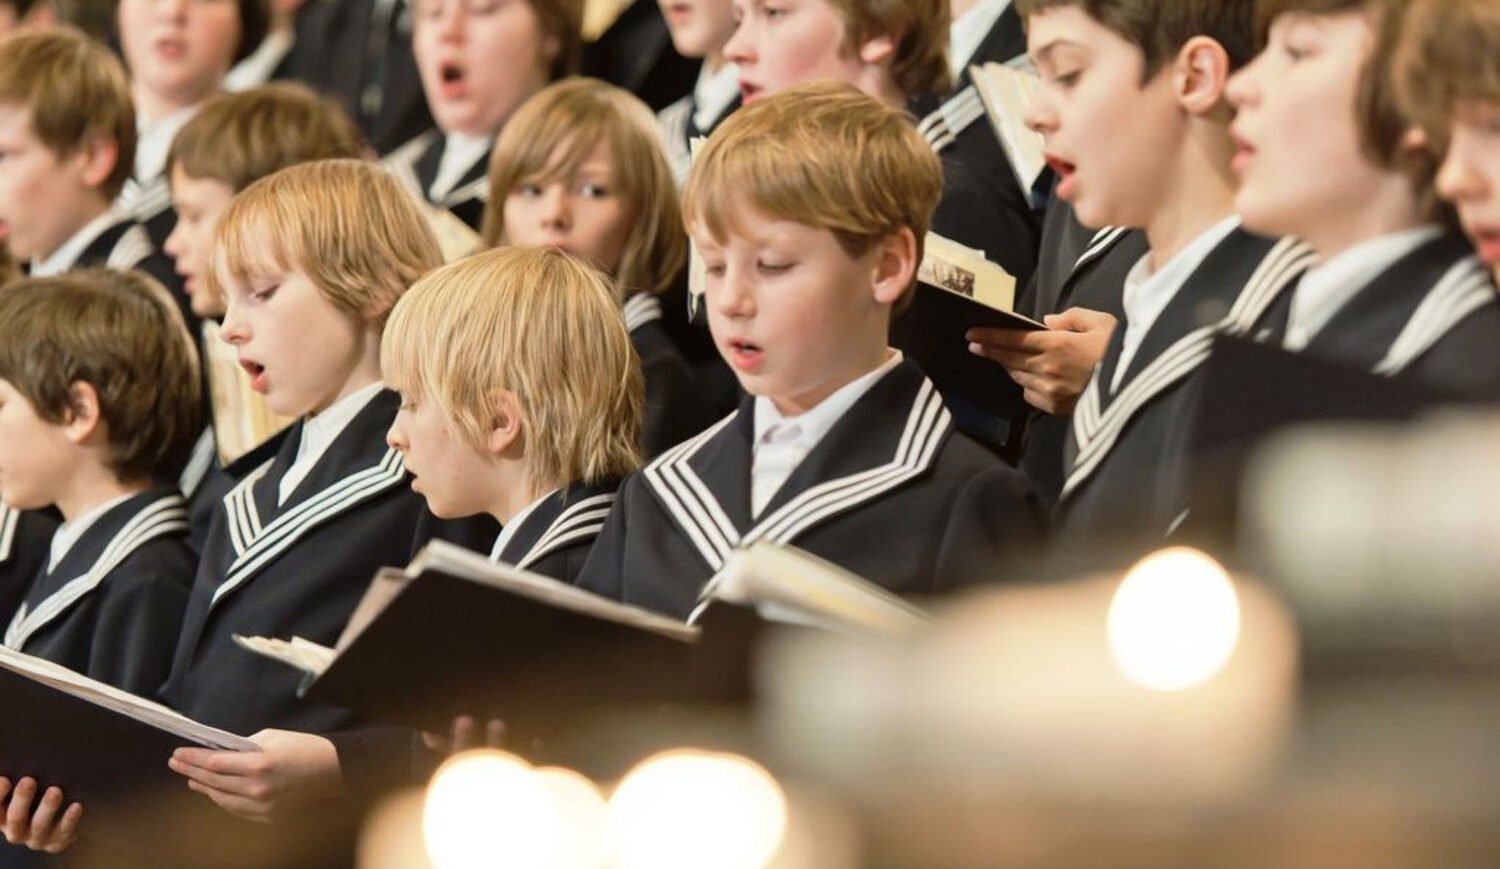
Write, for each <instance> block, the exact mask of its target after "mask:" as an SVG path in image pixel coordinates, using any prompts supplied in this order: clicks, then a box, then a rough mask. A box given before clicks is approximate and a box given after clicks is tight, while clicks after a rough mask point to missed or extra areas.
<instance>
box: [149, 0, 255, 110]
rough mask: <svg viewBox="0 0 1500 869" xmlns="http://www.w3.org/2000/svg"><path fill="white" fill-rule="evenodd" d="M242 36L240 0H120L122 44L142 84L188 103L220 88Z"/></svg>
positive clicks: (205, 96) (193, 103)
mask: <svg viewBox="0 0 1500 869" xmlns="http://www.w3.org/2000/svg"><path fill="white" fill-rule="evenodd" d="M239 41H240V13H239V6H238V5H237V3H236V0H120V47H121V48H122V49H123V50H124V53H125V62H126V63H127V65H129V67H130V76H131V79H132V81H133V83H134V84H135V86H137V87H142V88H145V89H146V90H147V91H149V92H150V93H152V94H155V95H157V96H158V97H160V98H161V99H164V100H168V101H170V102H172V103H176V104H179V105H183V106H188V105H196V104H197V103H199V102H201V101H203V100H205V99H207V98H208V97H209V96H210V95H212V94H213V93H214V91H216V90H218V88H219V83H220V81H222V80H223V78H224V73H226V72H228V71H229V67H230V65H231V64H232V63H233V62H234V54H235V50H236V49H237V48H238V47H239Z"/></svg>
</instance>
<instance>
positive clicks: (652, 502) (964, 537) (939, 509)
mask: <svg viewBox="0 0 1500 869" xmlns="http://www.w3.org/2000/svg"><path fill="white" fill-rule="evenodd" d="M754 415H755V403H754V399H751V398H747V399H745V400H744V401H742V402H741V404H740V407H739V409H738V410H737V411H736V412H735V413H733V414H730V415H729V416H728V417H725V418H724V419H723V420H722V421H720V422H719V423H717V424H716V425H714V426H713V427H712V428H710V429H708V430H707V431H705V432H703V433H702V434H700V435H698V436H697V437H695V438H693V439H691V440H689V441H686V442H684V443H682V444H680V445H679V446H677V447H675V448H674V449H672V450H670V451H668V452H667V453H666V454H664V455H663V456H661V457H660V458H659V459H657V460H656V461H654V462H652V463H651V464H649V465H648V466H646V467H645V468H644V469H642V470H641V471H638V472H637V473H635V474H632V475H631V476H630V477H628V478H627V479H626V481H625V483H624V486H623V487H622V489H621V492H620V496H619V500H618V501H617V503H616V504H615V508H614V511H613V512H612V513H611V514H610V517H609V520H608V521H607V522H606V523H605V526H604V530H603V531H602V532H600V536H599V539H598V541H596V542H595V544H594V551H593V553H592V554H591V555H590V556H589V560H588V562H587V563H586V564H585V565H584V571H583V577H582V579H581V581H580V582H579V585H580V586H582V587H584V588H587V589H589V590H591V591H594V592H597V593H599V594H603V595H605V596H607V597H610V598H613V599H616V600H621V601H624V602H625V603H629V604H635V605H637V606H641V607H645V608H647V609H652V610H656V611H659V612H662V613H666V614H669V615H674V616H678V617H684V618H685V617H686V616H687V615H688V613H689V612H690V611H691V610H692V608H693V605H694V603H695V601H696V600H697V597H698V594H699V592H700V591H701V590H702V588H703V586H704V584H705V583H706V582H707V581H708V580H709V578H710V577H711V576H712V575H713V574H714V573H715V572H717V571H718V570H719V569H720V568H721V567H722V566H723V564H724V560H725V558H726V557H727V556H728V555H729V553H730V551H731V550H733V549H734V548H735V547H737V546H741V545H748V544H750V543H754V542H755V541H757V540H770V541H773V542H778V543H792V544H795V545H796V546H799V547H801V548H803V549H806V550H807V551H809V552H811V553H813V554H815V555H818V556H820V557H822V558H825V559H828V560H829V561H832V562H834V563H836V564H839V565H841V566H842V567H844V568H846V569H848V570H851V571H853V572H855V573H857V574H860V575H861V576H864V577H866V578H867V579H869V580H871V581H873V582H875V583H877V584H879V585H881V586H883V587H885V588H888V589H890V590H892V591H895V592H898V593H903V594H927V593H932V592H937V591H940V590H943V589H945V588H949V587H952V586H955V585H958V584H961V583H967V582H973V581H978V580H988V579H993V578H998V577H1000V576H1002V575H1003V574H1004V572H1005V569H1006V567H1007V565H1008V564H1010V563H1014V560H1015V559H1016V558H1018V557H1020V556H1022V555H1030V554H1032V553H1031V549H1030V548H1031V547H1032V546H1033V545H1034V544H1036V543H1038V542H1039V536H1040V530H1041V528H1040V517H1039V512H1038V509H1037V504H1036V501H1035V499H1034V497H1033V496H1032V494H1031V491H1030V488H1029V486H1028V485H1027V483H1026V481H1025V478H1024V477H1022V476H1021V474H1020V473H1019V472H1017V471H1015V470H1014V469H1012V468H1010V467H1008V466H1006V465H1004V464H1002V463H1000V462H998V461H997V460H996V459H995V458H994V456H992V455H991V454H990V453H988V452H987V451H985V450H984V449H983V448H982V447H980V446H979V445H978V444H975V443H974V442H973V441H970V440H969V439H968V438H967V437H965V436H963V435H962V434H959V433H958V432H956V431H954V428H953V422H952V418H951V416H950V415H949V413H948V410H947V408H945V407H944V406H943V402H942V399H941V398H940V397H939V395H938V393H937V390H936V389H935V388H934V387H933V385H932V382H931V381H929V380H928V379H927V378H926V376H924V375H923V374H922V371H921V369H920V368H919V367H918V366H917V365H916V363H914V362H912V361H910V360H906V361H903V362H902V363H900V364H899V365H897V366H896V367H895V368H893V369H892V370H891V371H890V372H888V373H887V374H886V375H885V376H883V377H882V378H881V379H880V380H878V381H877V382H876V383H875V384H874V385H873V386H871V387H870V389H869V391H868V392H866V393H865V394H864V395H863V396H861V397H860V398H859V400H858V401H856V402H855V404H854V405H853V406H852V407H851V408H850V409H849V410H848V411H847V412H846V413H845V414H844V415H843V416H842V417H841V418H840V419H839V420H838V421H837V422H836V423H835V424H834V426H833V428H832V429H830V430H829V431H828V433H827V435H825V436H824V437H823V439H822V440H821V441H819V443H818V444H817V446H816V447H814V448H813V450H812V452H810V453H809V454H808V455H807V456H806V458H804V459H803V460H802V461H801V463H800V464H798V465H797V467H796V468H795V469H794V470H793V471H792V473H791V476H790V477H788V478H787V480H786V482H785V483H784V484H783V485H782V486H781V488H780V489H779V490H778V491H777V492H776V494H775V495H774V496H773V497H772V498H771V500H770V501H769V502H767V504H766V505H765V509H764V510H763V511H762V512H761V514H760V515H759V516H756V517H752V516H751V508H750V489H751V466H752V459H753V443H752V441H753V437H754V425H755V422H754Z"/></svg>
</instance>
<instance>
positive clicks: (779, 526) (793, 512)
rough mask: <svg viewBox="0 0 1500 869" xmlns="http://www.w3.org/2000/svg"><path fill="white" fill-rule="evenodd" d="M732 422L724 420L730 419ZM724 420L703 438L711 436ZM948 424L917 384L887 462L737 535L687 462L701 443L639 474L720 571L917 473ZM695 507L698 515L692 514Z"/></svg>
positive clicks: (928, 388)
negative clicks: (743, 551)
mask: <svg viewBox="0 0 1500 869" xmlns="http://www.w3.org/2000/svg"><path fill="white" fill-rule="evenodd" d="M732 418H733V417H730V419H732ZM728 421H729V420H727V419H726V420H725V421H724V422H721V423H720V424H719V425H718V426H715V427H714V428H713V429H711V430H709V431H708V432H706V433H705V435H712V434H714V433H715V432H717V431H718V429H720V428H722V427H723V425H724V424H726V423H727V422H728ZM951 426H952V418H951V416H950V414H949V413H948V411H947V409H946V408H945V407H943V404H942V399H941V398H940V397H939V396H938V395H937V393H936V391H935V390H934V388H933V386H932V382H931V381H929V380H926V379H925V378H924V379H923V382H922V386H921V389H920V391H919V393H918V395H917V397H916V399H915V400H914V401H913V402H912V406H911V410H910V411H909V412H908V414H907V419H906V424H905V427H904V428H903V430H902V435H901V439H900V441H899V443H898V444H897V447H896V451H895V454H894V456H893V458H892V459H891V461H889V462H886V463H884V464H882V465H879V466H877V467H874V468H867V469H866V470H863V471H860V472H858V473H854V474H849V475H847V476H844V477H840V478H837V479H834V480H828V481H825V482H823V483H820V484H819V485H817V486H814V487H812V488H810V489H808V490H807V491H805V492H803V493H801V494H800V495H798V496H797V497H796V498H794V499H792V500H791V501H789V502H787V503H786V504H784V505H782V506H781V507H779V508H777V509H776V511H775V512H773V513H771V514H770V515H769V516H766V517H764V518H763V519H761V521H759V522H758V523H756V524H755V526H754V527H752V528H751V529H750V530H749V531H747V532H746V533H745V534H743V535H741V534H740V533H739V532H738V530H737V529H736V528H735V527H734V525H733V523H731V522H730V521H729V518H728V516H726V515H725V514H724V511H723V507H722V506H721V505H720V504H719V502H718V499H716V498H715V497H714V496H713V494H712V493H711V492H710V491H709V490H708V487H707V486H706V485H705V484H704V483H703V481H702V479H701V478H700V477H699V476H698V474H697V472H696V471H695V470H693V468H692V467H691V466H690V465H689V464H688V460H689V459H691V458H692V457H693V455H694V454H695V453H696V452H697V450H698V448H699V447H701V445H702V444H703V443H706V437H703V436H700V438H699V439H698V440H696V441H693V442H689V444H687V445H685V446H689V447H690V448H689V449H685V450H674V451H672V452H670V453H668V454H667V455H665V456H663V457H662V458H660V459H658V460H657V461H656V462H654V463H653V464H651V465H648V466H647V468H646V474H645V477H646V481H647V483H648V484H650V485H651V486H652V488H653V489H654V490H656V492H657V494H658V495H659V496H660V497H661V499H662V501H663V503H664V504H665V505H666V506H667V509H668V512H669V513H671V514H672V516H673V518H674V519H676V521H677V524H678V525H679V526H680V527H681V528H682V529H683V531H684V532H685V533H686V534H687V535H688V537H689V539H690V540H691V541H692V542H693V544H694V545H695V546H696V547H697V548H698V551H699V553H700V554H701V555H702V556H703V558H704V560H705V561H707V562H708V565H709V567H710V568H712V569H713V570H715V571H717V570H720V569H721V568H722V567H723V565H724V560H725V559H726V558H727V557H728V555H729V553H730V551H732V550H733V549H734V548H735V547H737V546H742V545H748V544H750V543H753V542H754V541H756V540H759V539H761V538H768V539H771V540H774V541H776V542H779V543H786V542H790V541H791V540H792V539H794V538H795V537H796V536H797V535H799V534H802V533H803V532H804V531H806V530H807V529H809V528H811V527H812V526H814V525H816V524H818V523H820V522H823V521H825V520H827V519H828V518H830V517H832V516H834V515H837V514H838V513H841V512H843V511H845V510H847V509H849V508H850V507H853V506H857V505H859V504H862V503H866V502H868V501H869V500H871V499H872V498H874V497H876V496H878V495H880V494H882V493H884V492H887V491H890V490H891V489H893V488H895V487H896V486H898V485H901V484H902V483H904V482H905V481H907V480H909V479H911V478H912V477H914V476H916V475H918V474H921V473H922V472H923V471H925V470H926V469H927V468H928V467H929V466H930V465H931V463H932V461H933V459H934V458H935V456H936V455H937V450H938V448H939V447H940V446H941V445H942V443H943V439H944V437H945V436H946V435H947V433H948V431H949V429H950V428H951ZM693 506H696V507H697V508H698V509H696V510H695V509H693Z"/></svg>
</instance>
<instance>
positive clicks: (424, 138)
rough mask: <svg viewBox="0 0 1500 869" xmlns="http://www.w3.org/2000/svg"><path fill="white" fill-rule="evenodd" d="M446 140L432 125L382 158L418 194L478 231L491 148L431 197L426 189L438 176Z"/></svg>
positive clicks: (487, 194) (485, 199)
mask: <svg viewBox="0 0 1500 869" xmlns="http://www.w3.org/2000/svg"><path fill="white" fill-rule="evenodd" d="M445 143H446V138H445V137H444V136H443V131H442V130H439V129H437V128H433V129H431V130H428V131H427V132H425V133H422V134H421V135H419V136H417V137H416V138H414V139H412V140H411V141H409V142H407V143H406V144H404V145H402V146H400V147H399V148H397V149H396V150H394V151H392V152H391V153H389V154H387V155H386V156H385V159H384V160H383V161H382V162H384V164H385V166H386V168H388V169H390V171H391V174H393V175H395V176H396V180H397V181H400V182H401V186H403V187H405V188H406V189H407V190H410V191H411V192H412V193H413V194H415V195H416V196H417V198H419V199H421V200H422V201H423V202H426V203H428V204H429V205H432V206H433V207H435V208H446V209H447V210H448V211H450V212H452V213H453V216H454V217H457V218H458V219H459V220H462V221H463V222H464V223H466V224H468V226H469V227H470V228H471V229H473V230H475V231H476V232H477V231H478V230H479V225H480V223H482V222H483V221H484V207H485V203H487V202H489V201H490V179H489V168H490V152H488V151H486V152H485V154H484V156H482V157H480V158H479V159H478V160H476V161H474V164H473V165H472V166H470V167H469V168H468V169H467V170H465V171H464V174H463V175H462V176H461V177H460V178H459V180H458V183H457V184H454V185H453V189H452V190H449V191H448V192H447V193H444V194H443V195H442V196H439V197H438V198H437V199H433V198H432V197H430V196H429V195H428V191H429V190H431V189H432V183H433V182H434V181H436V180H437V174H438V168H439V167H440V166H441V165H442V162H443V148H444V147H445Z"/></svg>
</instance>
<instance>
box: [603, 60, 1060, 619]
mask: <svg viewBox="0 0 1500 869" xmlns="http://www.w3.org/2000/svg"><path fill="white" fill-rule="evenodd" d="M941 187H942V180H941V177H940V169H939V166H938V161H937V158H936V157H935V155H933V153H932V151H931V149H930V148H928V147H927V146H926V144H925V143H924V142H923V140H922V138H921V136H919V135H918V134H917V132H916V130H915V128H914V127H913V126H912V125H911V123H910V121H909V120H908V119H907V117H906V115H905V114H904V113H903V112H902V111H901V110H900V109H897V108H895V107H892V106H889V105H885V104H882V103H880V102H879V101H877V100H875V99H872V98H870V97H869V96H867V95H864V94H860V93H859V92H857V91H856V90H855V89H854V88H852V87H849V86H848V85H842V84H834V83H817V84H810V85H804V86H801V87H797V88H793V89H791V90H789V91H788V92H786V93H782V94H777V95H775V96H769V97H766V98H764V99H759V100H756V101H755V102H754V103H752V104H751V105H749V106H746V107H745V108H744V109H741V110H740V111H739V112H737V113H735V114H734V115H733V116H731V117H730V119H729V120H728V121H726V122H725V123H724V126H723V127H721V128H720V129H719V131H718V132H717V133H715V135H714V138H713V139H711V140H710V142H709V144H708V146H707V147H706V148H705V150H704V151H703V153H702V154H701V155H700V157H699V159H698V160H697V161H696V162H695V164H694V166H693V170H692V173H691V174H690V175H689V177H688V183H687V189H686V200H685V214H686V219H687V222H688V225H689V227H690V229H691V232H692V234H693V236H694V238H695V239H696V241H697V244H698V247H699V250H700V251H701V252H702V254H703V258H704V262H705V265H706V268H707V280H706V293H705V295H706V304H707V309H708V317H709V324H710V327H711V329H712V331H713V334H714V340H715V343H716V344H717V345H718V348H719V351H720V353H721V354H722V355H723V356H724V358H725V360H726V361H728V363H729V365H730V367H731V368H732V369H733V370H734V372H735V374H736V376H737V377H738V378H739V381H740V385H741V386H742V387H743V388H744V389H745V391H746V392H748V393H749V395H750V397H748V398H747V399H745V400H744V401H743V402H742V403H741V405H740V408H739V410H738V411H737V412H736V413H735V414H733V415H731V416H729V417H728V418H726V419H725V420H724V421H722V422H720V423H719V424H717V425H715V426H714V427H713V428H710V429H709V430H708V431H706V432H704V433H703V434H702V435H699V436H698V437H696V438H693V439H691V440H689V441H687V442H685V443H683V444H681V445H680V446H678V447H676V448H674V449H672V450H669V451H668V452H667V453H666V454H664V455H663V456H662V457H661V458H659V459H658V460H657V461H655V462H653V463H652V464H650V465H648V466H647V467H646V468H645V469H643V470H642V471H641V472H639V473H637V474H635V475H633V476H632V477H630V479H629V480H627V482H626V483H625V486H624V487H623V489H622V490H621V494H620V497H619V500H618V501H617V502H616V504H615V508H614V511H613V513H612V514H611V515H610V518H609V521H608V522H607V523H606V525H605V528H604V530H603V532H601V534H600V537H599V540H598V542H596V543H595V545H594V551H593V553H592V554H591V555H590V556H589V561H588V563H587V564H586V565H585V566H584V571H583V577H582V579H581V581H580V584H582V585H584V586H585V587H588V588H591V589H593V590H595V591H598V592H600V593H603V594H606V595H610V596H612V597H615V598H618V599H621V600H624V601H626V602H629V603H634V604H638V605H641V606H645V607H648V608H651V609H655V610H659V611H662V612H665V613H671V614H674V615H678V616H685V615H686V614H687V613H688V612H689V610H690V609H691V608H692V606H693V604H694V602H695V600H696V599H697V597H698V594H699V592H700V591H701V590H702V588H703V585H704V583H705V582H706V581H707V580H708V579H709V577H710V576H712V575H713V574H714V572H716V571H717V570H718V569H719V568H720V567H722V566H723V564H724V559H725V558H726V557H727V556H728V554H729V553H730V551H731V550H733V549H734V548H735V547H738V546H741V545H746V544H749V543H752V542H754V541H756V540H771V541H774V542H780V543H791V544H795V545H797V546H799V547H802V548H804V549H807V550H809V551H811V552H813V553H816V554H818V555H820V556H821V557H823V558H826V559H829V560H830V561H833V562H835V563H838V564H840V565H842V566H844V567H846V568H848V569H850V570H853V571H855V572H856V573H860V574H862V575H864V576H866V577H868V578H869V579H871V580H872V581H874V582H877V583H879V584H881V585H883V586H886V587H888V588H891V589H893V590H895V591H898V592H902V593H931V592H935V591H939V590H941V589H943V588H946V587H950V586H952V585H955V584H958V583H962V582H970V581H977V580H985V579H993V578H996V577H997V576H998V575H1000V574H1001V573H1003V571H1004V569H1005V567H1006V564H1007V562H1008V561H1010V560H1012V559H1014V558H1015V556H1016V555H1017V554H1018V552H1020V551H1022V550H1024V549H1025V548H1026V547H1027V546H1028V544H1030V543H1032V542H1034V541H1035V539H1036V535H1037V533H1038V521H1037V519H1038V517H1037V513H1036V505H1035V502H1034V500H1033V499H1032V497H1031V495H1030V492H1029V489H1028V487H1027V485H1026V483H1025V480H1024V479H1023V478H1022V477H1021V476H1020V474H1018V473H1017V472H1016V471H1014V470H1012V469H1011V468H1008V467H1006V466H1004V465H1002V464H999V463H998V462H996V461H995V460H994V458H993V457H991V456H990V455H989V454H988V453H986V452H985V451H984V450H983V449H982V448H980V447H979V446H977V445H976V444H974V443H972V442H971V441H969V440H968V439H967V438H965V437H964V436H963V435H960V434H958V433H956V432H955V431H954V429H953V424H952V420H951V417H950V416H949V414H948V411H947V410H946V409H945V408H944V407H943V403H942V399H941V398H940V397H939V396H938V394H937V392H936V390H934V388H933V386H932V384H931V382H930V381H928V380H927V379H926V377H924V376H923V375H922V372H921V371H920V369H918V368H917V366H916V365H915V363H912V362H909V361H906V360H904V359H903V357H902V355H901V354H900V352H898V351H896V350H892V349H890V348H889V347H887V346H886V336H887V333H888V330H889V326H890V318H891V314H892V311H893V310H894V309H895V308H896V307H898V306H899V305H900V304H901V303H902V301H903V300H904V298H905V296H906V294H907V293H909V292H911V290H912V286H913V281H914V278H915V274H916V268H917V264H918V262H919V261H920V258H921V239H922V238H923V236H924V234H925V233H926V231H927V227H928V222H929V221H930V219H931V211H932V207H933V206H934V205H935V204H936V201H937V198H938V195H939V193H940V190H941ZM872 540H876V541H880V543H879V545H871V541H872Z"/></svg>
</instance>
